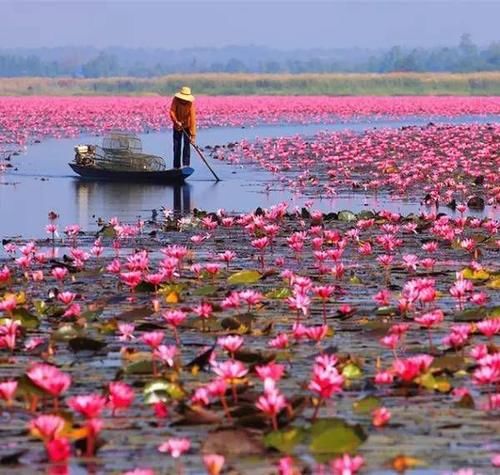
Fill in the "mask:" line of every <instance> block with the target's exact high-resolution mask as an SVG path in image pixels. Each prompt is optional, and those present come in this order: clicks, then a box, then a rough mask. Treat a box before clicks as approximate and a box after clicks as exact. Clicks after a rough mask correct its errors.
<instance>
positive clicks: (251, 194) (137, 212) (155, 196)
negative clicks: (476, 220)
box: [0, 116, 498, 238]
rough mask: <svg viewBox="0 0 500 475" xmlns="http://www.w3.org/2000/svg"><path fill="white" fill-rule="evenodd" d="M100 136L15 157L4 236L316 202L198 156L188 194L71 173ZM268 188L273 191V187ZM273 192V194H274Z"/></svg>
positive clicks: (364, 204)
mask: <svg viewBox="0 0 500 475" xmlns="http://www.w3.org/2000/svg"><path fill="white" fill-rule="evenodd" d="M432 120H433V122H434V123H438V122H446V123H473V122H474V123H478V122H482V123H485V122H495V121H497V120H498V118H496V117H478V116H467V117H457V118H453V119H450V118H432ZM428 122H429V120H428V119H426V118H422V117H408V118H404V119H398V120H380V119H378V120H375V121H353V122H347V123H346V122H343V123H337V124H329V125H282V126H276V125H272V126H258V127H248V128H243V127H240V128H214V129H206V130H201V131H200V133H199V140H200V143H199V144H200V145H201V146H203V147H204V146H208V145H211V146H214V145H221V144H227V143H229V142H236V141H239V140H242V139H247V140H255V139H256V138H262V137H280V136H290V135H297V134H301V135H313V134H315V133H317V132H319V131H322V130H327V131H342V130H354V131H359V132H362V131H364V130H367V129H370V128H373V127H376V128H384V127H401V126H403V125H425V124H426V123H428ZM141 139H142V141H143V148H144V150H145V151H146V152H148V153H153V154H158V155H161V156H164V157H170V156H171V153H170V151H171V149H172V138H171V132H170V131H164V132H154V133H146V134H142V135H141ZM101 140H102V138H101V137H97V136H82V137H79V138H77V139H75V138H65V139H48V140H46V141H44V142H42V143H37V144H33V145H31V146H29V147H28V149H27V151H26V152H25V153H23V154H21V155H19V156H16V157H13V158H12V162H11V163H12V164H13V165H14V167H15V168H14V169H8V171H7V172H6V173H4V174H1V175H0V236H1V237H3V238H5V237H11V236H15V235H22V236H25V237H37V236H42V235H43V234H44V226H45V224H46V223H47V214H48V212H49V211H51V210H54V211H56V212H57V213H58V214H59V215H60V217H61V220H60V222H61V223H63V224H70V223H78V224H80V225H81V226H82V228H84V229H88V230H91V229H96V228H97V224H96V222H97V219H98V218H102V219H106V220H107V219H109V218H111V217H113V216H117V217H118V218H120V219H123V220H126V221H133V220H135V219H139V218H140V219H149V218H150V217H151V216H152V213H153V210H158V211H159V210H160V209H161V208H162V207H163V208H167V209H176V210H179V211H189V210H190V209H193V208H201V209H210V210H216V209H219V208H224V209H226V210H227V211H251V210H254V209H255V208H256V207H258V206H261V207H267V206H270V205H272V204H275V203H277V202H280V201H286V202H288V203H289V204H290V205H291V206H292V207H294V206H299V207H301V206H303V205H304V203H306V202H307V201H308V200H310V198H307V197H302V196H298V195H295V194H294V193H292V192H291V191H288V190H283V191H276V190H273V188H276V186H273V185H275V182H276V178H275V177H274V176H272V175H271V174H269V173H268V172H266V171H264V170H261V169H259V168H257V167H255V166H250V165H245V167H243V166H242V165H230V164H226V163H223V162H219V161H217V162H214V161H213V160H212V161H211V163H212V166H213V168H214V169H215V170H216V173H217V174H218V175H219V177H220V178H221V179H222V181H221V182H219V183H215V182H214V181H213V177H212V175H211V174H210V172H209V171H208V169H207V168H206V166H205V165H204V164H203V163H202V162H201V160H200V159H199V158H198V157H197V156H196V153H195V152H194V151H193V152H192V158H191V160H192V165H193V166H194V168H195V169H196V171H195V173H194V174H193V176H192V177H191V178H190V179H189V181H188V182H187V184H186V185H185V186H184V187H183V188H182V189H181V188H180V187H173V186H167V185H156V184H137V183H111V182H98V181H93V182H92V181H84V180H81V179H79V178H78V176H77V175H76V174H74V172H73V171H72V170H71V169H70V168H69V167H68V165H67V163H68V162H69V161H70V160H71V159H72V158H73V147H74V145H75V144H77V143H100V142H101ZM268 185H269V186H268ZM268 188H271V190H267V189H268ZM314 207H315V208H318V209H322V210H323V211H335V210H336V211H338V210H341V209H350V210H353V211H358V210H361V209H372V208H376V209H380V208H388V209H391V210H393V211H397V212H402V213H408V212H414V211H418V210H419V209H420V205H419V203H415V202H408V201H403V200H393V199H389V198H388V197H383V196H382V197H374V196H373V195H364V194H362V193H359V192H356V193H355V194H354V193H353V194H348V195H342V196H339V197H336V198H335V199H334V200H332V199H330V198H328V199H321V197H317V199H316V200H315V203H314Z"/></svg>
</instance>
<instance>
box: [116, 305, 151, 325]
mask: <svg viewBox="0 0 500 475" xmlns="http://www.w3.org/2000/svg"><path fill="white" fill-rule="evenodd" d="M152 313H153V312H152V310H151V307H150V306H149V305H148V306H145V307H136V308H133V309H132V310H127V311H126V312H123V313H120V314H119V315H117V316H116V319H117V320H118V321H128V322H133V321H135V320H140V319H143V318H146V317H149V316H151V315H152Z"/></svg>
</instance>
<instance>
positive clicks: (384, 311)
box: [375, 306, 398, 317]
mask: <svg viewBox="0 0 500 475" xmlns="http://www.w3.org/2000/svg"><path fill="white" fill-rule="evenodd" d="M397 313H398V309H397V308H396V307H388V306H387V307H379V308H377V310H376V312H375V314H376V315H378V316H380V317H386V316H390V315H396V314H397Z"/></svg>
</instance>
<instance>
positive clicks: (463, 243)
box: [0, 97, 500, 475]
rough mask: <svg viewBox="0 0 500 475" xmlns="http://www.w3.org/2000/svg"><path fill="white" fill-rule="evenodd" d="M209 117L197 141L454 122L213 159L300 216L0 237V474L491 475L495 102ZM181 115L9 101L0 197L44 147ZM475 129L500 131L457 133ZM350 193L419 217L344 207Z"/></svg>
mask: <svg viewBox="0 0 500 475" xmlns="http://www.w3.org/2000/svg"><path fill="white" fill-rule="evenodd" d="M197 107H198V110H197V111H198V116H199V120H200V125H201V127H202V128H203V127H227V126H231V127H250V126H255V125H258V124H262V123H267V124H276V125H277V126H279V125H280V124H285V123H299V124H309V123H319V124H328V123H333V122H335V121H337V122H338V121H356V120H373V121H374V125H375V126H376V123H377V122H376V121H377V119H380V118H383V117H386V118H400V119H401V120H402V121H404V119H405V117H409V116H420V117H424V118H429V121H431V120H432V118H433V117H439V118H440V122H439V123H435V124H433V123H429V124H428V125H426V126H419V127H416V126H411V127H410V126H407V127H400V128H381V129H378V128H375V129H371V130H368V131H365V132H356V133H355V132H353V131H348V130H347V131H344V132H320V133H318V134H316V135H313V136H305V135H298V136H293V137H279V138H265V137H262V138H259V139H257V140H253V141H250V140H242V141H240V142H239V143H237V144H231V145H230V146H218V147H213V146H211V147H207V149H206V152H207V153H209V154H210V156H211V159H212V160H211V162H212V163H213V164H214V167H217V166H218V165H221V166H222V164H224V166H238V167H243V169H245V168H246V167H258V168H259V169H263V170H266V171H267V172H268V173H269V176H270V180H269V182H268V184H267V185H266V186H267V189H271V188H281V189H287V190H289V191H290V192H291V193H293V194H296V195H300V196H305V197H307V200H308V201H307V204H306V206H305V207H304V208H301V209H300V208H296V207H293V206H290V204H289V203H284V202H283V203H276V204H274V205H272V206H270V207H268V208H265V209H262V208H257V209H255V211H253V212H249V213H244V212H238V211H237V210H236V211H234V212H233V211H225V210H224V209H218V210H193V211H192V212H191V213H190V214H187V215H180V214H178V213H177V212H174V211H172V210H170V209H168V208H164V209H163V211H162V212H161V213H160V214H159V215H158V216H155V217H154V218H153V219H151V220H141V219H139V220H137V221H134V222H122V220H121V219H120V217H114V216H108V217H107V219H106V221H105V222H103V223H101V226H100V229H99V231H98V232H97V233H95V232H89V231H88V230H85V229H80V226H79V225H77V224H75V223H71V222H67V221H66V220H65V217H64V216H59V215H58V213H57V210H47V213H48V214H47V226H46V228H45V229H42V230H40V233H39V237H38V238H36V239H28V237H16V238H8V239H4V240H3V243H2V244H3V249H2V251H0V417H1V419H2V425H1V427H2V429H1V432H2V440H3V443H2V444H1V446H0V472H1V473H7V472H9V473H10V471H12V473H26V474H28V473H48V474H66V473H68V474H70V473H92V474H101V473H102V474H104V473H106V474H107V473H116V474H124V473H128V474H135V475H139V474H142V475H146V474H147V475H150V474H158V475H159V474H164V473H183V474H198V473H208V474H210V475H217V474H219V473H228V474H229V473H242V474H254V473H256V474H257V473H258V474H281V475H297V474H301V473H314V474H339V475H350V474H354V473H360V474H362V473H394V472H397V473H404V472H408V473H419V474H434V473H438V474H444V473H447V474H461V475H469V474H489V473H491V474H493V473H496V471H498V467H500V439H499V433H500V418H499V415H500V347H499V340H498V335H499V333H500V306H499V305H500V299H499V295H498V291H499V288H500V266H499V252H500V240H499V236H498V232H499V225H500V224H499V221H498V204H499V202H500V178H499V174H498V170H499V168H500V126H499V125H498V121H496V122H495V116H497V117H498V114H499V113H500V98H488V97H484V98H459V97H455V98H453V97H446V98H437V97H425V98H419V97H412V98H407V97H399V98H382V97H377V98H375V97H353V98H320V97H314V98H310V97H289V98H285V97H239V98H229V97H214V98H210V97H201V98H199V100H198V101H197ZM166 108H167V102H166V101H165V99H160V98H45V97H33V98H2V99H0V147H3V151H4V154H3V158H4V161H0V170H2V169H3V172H2V171H0V186H1V184H2V181H1V178H2V173H5V172H8V171H9V165H11V164H12V162H13V161H16V160H22V156H19V157H14V156H13V151H16V150H20V149H22V148H23V147H26V146H29V145H30V143H32V142H34V141H37V140H43V139H45V138H49V137H67V136H77V135H78V134H80V133H92V134H96V135H101V134H102V133H103V132H105V131H107V130H110V129H116V128H119V129H125V130H132V131H148V130H163V129H165V128H166V127H168V126H169V124H168V120H167V116H166ZM471 115H474V116H480V115H484V116H491V117H492V120H491V123H484V121H483V123H475V124H463V125H457V124H454V125H452V124H449V123H448V124H447V123H446V118H456V117H461V116H471ZM443 118H444V119H443ZM202 135H203V130H201V131H200V136H202ZM1 158H2V155H0V159H1ZM2 167H3V168H2ZM222 185H223V182H222ZM357 195H359V196H361V197H363V196H364V197H366V196H372V195H379V196H383V197H384V198H385V200H386V201H385V202H389V203H390V202H391V200H402V201H403V202H411V203H415V204H416V205H420V206H421V208H420V210H421V211H420V212H418V213H411V214H401V213H399V212H396V211H395V210H394V209H393V208H391V206H387V207H385V208H382V209H374V210H368V209H366V210H365V211H362V212H359V213H353V212H352V211H350V210H346V209H345V210H341V209H336V208H335V207H334V205H333V203H334V199H335V197H336V196H357ZM30 199H36V197H30ZM319 200H323V202H324V200H327V201H328V200H331V203H332V206H331V209H330V210H329V211H320V210H319V209H318V208H317V207H316V205H317V204H318V203H319ZM161 205H162V203H158V207H160V206H161ZM227 208H228V209H229V208H231V197H229V196H228V206H227ZM26 219H29V217H26ZM2 237H5V236H2Z"/></svg>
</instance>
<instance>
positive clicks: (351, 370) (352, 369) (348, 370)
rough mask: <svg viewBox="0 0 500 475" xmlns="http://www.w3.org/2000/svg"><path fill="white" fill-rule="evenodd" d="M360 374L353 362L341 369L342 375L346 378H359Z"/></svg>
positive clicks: (361, 373)
mask: <svg viewBox="0 0 500 475" xmlns="http://www.w3.org/2000/svg"><path fill="white" fill-rule="evenodd" d="M362 375H363V372H362V371H361V369H360V368H359V366H356V365H355V364H354V363H349V364H347V365H345V366H344V368H343V369H342V376H344V377H345V378H347V379H358V378H361V376H362Z"/></svg>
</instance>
